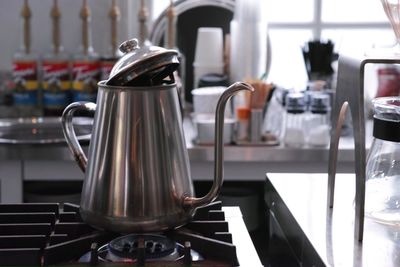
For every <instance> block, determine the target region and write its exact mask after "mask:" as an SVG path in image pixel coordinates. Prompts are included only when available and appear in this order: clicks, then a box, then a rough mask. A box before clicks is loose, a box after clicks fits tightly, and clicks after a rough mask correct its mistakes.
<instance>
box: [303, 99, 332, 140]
mask: <svg viewBox="0 0 400 267" xmlns="http://www.w3.org/2000/svg"><path fill="white" fill-rule="evenodd" d="M330 110H331V107H330V97H329V95H327V94H325V93H320V92H313V93H312V94H311V95H310V104H309V112H308V113H307V118H306V123H305V126H306V128H307V129H308V131H307V132H308V134H307V137H306V142H307V144H308V145H309V146H311V147H327V146H328V145H329V142H330Z"/></svg>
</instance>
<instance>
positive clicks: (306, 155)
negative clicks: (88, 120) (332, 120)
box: [0, 119, 372, 202]
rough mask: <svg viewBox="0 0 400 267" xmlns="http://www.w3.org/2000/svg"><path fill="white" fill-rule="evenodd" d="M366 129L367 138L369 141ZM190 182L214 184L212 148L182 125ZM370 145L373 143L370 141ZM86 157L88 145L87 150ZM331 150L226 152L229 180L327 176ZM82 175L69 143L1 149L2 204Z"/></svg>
mask: <svg viewBox="0 0 400 267" xmlns="http://www.w3.org/2000/svg"><path fill="white" fill-rule="evenodd" d="M371 128H372V127H371V124H367V127H366V130H367V134H366V136H367V137H369V136H371ZM184 131H185V137H186V145H187V148H188V152H189V158H190V168H191V177H192V180H195V181H211V180H212V179H213V170H214V147H213V146H210V145H195V144H194V142H193V140H194V139H195V136H196V133H195V131H194V128H193V125H192V123H191V121H190V120H188V119H185V120H184ZM366 143H367V146H368V144H370V138H367V142H366ZM353 147H354V144H353V138H352V137H343V138H342V139H341V141H340V146H339V148H340V149H339V154H338V166H337V170H338V172H353V171H354V150H353ZM83 148H84V150H85V151H86V152H87V148H88V146H87V142H86V145H84V146H83ZM328 158H329V149H328V148H288V147H284V146H282V145H279V146H238V145H225V147H224V179H225V181H246V182H248V181H258V182H263V181H264V179H265V176H264V173H265V172H293V173H296V172H312V173H317V172H326V171H327V168H328ZM83 179H84V174H83V173H82V171H81V170H80V169H79V167H78V165H77V164H76V163H75V162H74V160H73V158H72V156H71V154H70V151H69V149H68V147H67V145H66V144H65V143H61V144H31V145H27V144H24V145H16V144H0V182H1V187H0V202H20V201H21V200H22V183H23V181H71V180H74V181H75V180H83Z"/></svg>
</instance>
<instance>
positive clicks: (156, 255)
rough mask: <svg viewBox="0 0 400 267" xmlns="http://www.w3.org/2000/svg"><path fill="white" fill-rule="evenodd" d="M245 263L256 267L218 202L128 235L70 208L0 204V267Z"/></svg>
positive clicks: (233, 212) (233, 213)
mask: <svg viewBox="0 0 400 267" xmlns="http://www.w3.org/2000/svg"><path fill="white" fill-rule="evenodd" d="M238 241H240V242H238ZM239 248H243V250H240V249H239ZM249 259H251V261H252V263H251V266H257V265H258V266H262V265H261V263H260V262H259V261H258V257H257V254H256V252H255V249H254V247H253V245H252V243H251V240H250V237H249V235H248V233H247V231H246V228H245V226H244V223H243V220H242V218H241V213H240V210H239V208H228V207H223V208H222V206H221V203H220V202H214V203H212V204H211V205H209V206H207V207H204V208H200V209H198V210H197V212H196V215H195V216H194V218H193V220H192V221H191V222H190V223H188V224H187V225H185V226H183V227H180V228H178V229H175V230H172V231H168V232H163V233H151V234H128V235H124V234H116V233H109V232H104V231H99V230H96V229H94V228H92V227H91V226H89V225H88V224H86V223H84V222H83V221H82V219H81V217H80V215H79V206H77V205H74V204H64V205H62V206H61V205H59V204H48V203H32V204H31V203H24V204H0V266H50V265H51V266H54V265H55V266H57V265H60V266H63V267H66V266H125V265H127V266H128V265H130V266H160V264H162V266H166V267H167V266H221V267H223V266H239V265H240V266H250V265H249V264H248V262H249ZM245 262H246V264H245Z"/></svg>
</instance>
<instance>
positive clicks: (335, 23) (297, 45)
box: [153, 0, 395, 89]
mask: <svg viewBox="0 0 400 267" xmlns="http://www.w3.org/2000/svg"><path fill="white" fill-rule="evenodd" d="M265 1H269V10H268V16H269V37H270V42H271V53H272V56H271V69H270V73H269V77H268V79H269V80H270V81H273V82H275V83H277V84H280V85H282V86H285V87H293V88H297V89H304V87H305V85H306V82H307V74H306V70H305V67H304V61H303V57H302V53H301V47H302V46H303V45H304V44H305V43H306V42H307V41H309V40H313V39H322V40H327V39H330V40H332V41H333V42H334V43H335V49H336V51H340V50H341V49H357V50H360V49H364V50H367V49H369V48H371V47H372V46H373V45H386V46H387V45H391V44H393V43H394V40H395V39H394V34H393V32H392V30H391V27H390V24H389V22H388V19H387V18H386V15H385V13H384V11H383V8H382V4H381V1H380V0H302V1H298V0H286V1H282V0H265ZM168 3H169V1H168V0H153V16H154V17H157V16H158V14H160V13H161V12H162V10H164V9H165V8H166V6H167V5H168Z"/></svg>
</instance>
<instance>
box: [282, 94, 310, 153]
mask: <svg viewBox="0 0 400 267" xmlns="http://www.w3.org/2000/svg"><path fill="white" fill-rule="evenodd" d="M305 111H306V105H305V97H304V94H303V93H289V94H288V95H287V96H286V114H285V128H284V134H283V142H284V144H285V145H286V146H288V147H302V146H303V145H304V143H305V134H304V126H303V122H304V115H305Z"/></svg>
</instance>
